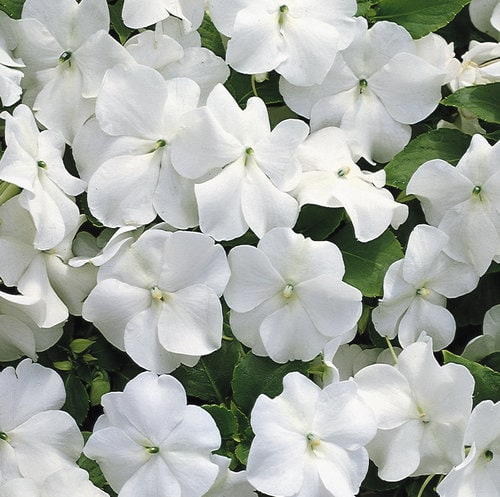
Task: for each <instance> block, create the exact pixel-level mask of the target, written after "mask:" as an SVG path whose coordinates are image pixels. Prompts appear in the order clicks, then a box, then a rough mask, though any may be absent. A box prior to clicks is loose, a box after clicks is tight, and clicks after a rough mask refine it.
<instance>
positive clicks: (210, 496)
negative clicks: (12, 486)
mask: <svg viewBox="0 0 500 497" xmlns="http://www.w3.org/2000/svg"><path fill="white" fill-rule="evenodd" d="M212 461H213V462H214V463H215V464H217V466H218V467H219V474H218V475H217V478H216V480H215V482H214V483H213V485H212V486H211V487H210V490H209V491H208V492H207V493H206V494H203V497H228V496H238V497H257V494H256V493H255V492H254V490H255V489H254V488H253V487H252V485H250V483H248V480H247V473H246V471H238V472H235V471H231V470H230V469H229V463H230V462H231V459H229V458H228V457H224V456H219V455H218V454H212ZM0 497H1V496H0Z"/></svg>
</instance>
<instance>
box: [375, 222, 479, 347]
mask: <svg viewBox="0 0 500 497" xmlns="http://www.w3.org/2000/svg"><path fill="white" fill-rule="evenodd" d="M447 243H448V236H447V235H446V234H445V233H443V232H441V231H440V230H439V229H437V228H434V227H432V226H428V225H426V224H420V225H418V226H416V227H415V228H414V229H413V231H412V233H411V234H410V238H409V240H408V246H407V249H406V255H405V257H404V259H400V260H399V261H396V262H394V263H393V264H391V266H390V267H389V269H388V270H387V273H386V274H385V277H384V298H383V299H382V300H380V301H379V306H378V307H376V308H375V309H374V310H373V313H372V319H373V323H374V324H375V328H376V329H377V331H378V333H379V334H380V335H382V336H387V337H389V338H391V339H392V338H394V337H395V336H396V334H397V335H398V338H399V342H400V343H401V345H402V346H403V347H406V346H407V345H409V344H411V343H413V342H416V341H417V340H418V339H419V336H420V335H421V333H422V332H425V333H426V334H427V335H428V336H431V337H432V338H433V344H434V347H435V349H436V350H441V349H442V348H444V347H446V346H447V345H448V344H450V343H451V342H452V340H453V338H454V336H455V320H454V318H453V315H452V314H451V313H450V312H449V311H448V310H447V309H446V308H445V305H446V297H448V298H454V297H458V296H460V295H464V294H466V293H469V292H471V291H472V290H473V289H474V288H476V286H477V283H478V281H479V278H478V276H477V273H476V272H475V271H474V269H473V268H472V267H471V266H469V265H468V264H464V263H463V262H458V261H456V260H453V259H451V258H450V257H449V256H447V255H446V254H445V252H443V249H444V248H445V246H446V245H447Z"/></svg>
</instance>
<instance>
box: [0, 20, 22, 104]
mask: <svg viewBox="0 0 500 497" xmlns="http://www.w3.org/2000/svg"><path fill="white" fill-rule="evenodd" d="M12 23H13V21H12V20H11V19H10V18H9V17H8V16H7V14H5V13H4V12H1V11H0V99H1V101H2V105H3V106H4V107H8V106H9V105H12V104H15V103H16V102H17V101H18V100H19V98H20V97H21V93H22V89H21V79H22V77H23V73H22V71H20V70H19V68H21V67H24V64H23V62H22V60H20V59H14V58H13V57H12V49H13V48H14V46H15V41H14V40H13V37H12V35H11V29H12Z"/></svg>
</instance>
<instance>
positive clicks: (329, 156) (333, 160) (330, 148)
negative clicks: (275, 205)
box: [292, 127, 408, 242]
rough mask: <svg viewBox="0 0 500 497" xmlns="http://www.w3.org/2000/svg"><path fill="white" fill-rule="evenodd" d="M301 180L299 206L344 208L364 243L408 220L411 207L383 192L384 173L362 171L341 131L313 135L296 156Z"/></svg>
mask: <svg viewBox="0 0 500 497" xmlns="http://www.w3.org/2000/svg"><path fill="white" fill-rule="evenodd" d="M295 156H296V158H297V160H298V161H299V162H300V164H301V165H302V171H303V174H302V177H301V180H300V183H299V184H298V186H297V187H296V188H295V190H293V192H292V195H294V196H295V197H296V198H297V199H298V200H299V203H300V205H304V204H316V205H323V206H325V207H344V208H345V210H346V211H347V214H348V215H349V218H350V219H351V221H352V224H353V225H354V233H355V235H356V238H357V239H358V240H360V241H362V242H367V241H369V240H373V239H374V238H377V237H378V236H380V235H381V234H382V233H383V232H384V231H385V230H386V229H387V227H388V226H389V224H391V225H392V227H393V228H395V229H397V228H398V227H399V225H400V224H402V223H403V222H404V221H406V218H407V217H408V207H407V206H406V205H403V204H398V203H396V202H394V199H393V197H392V195H391V193H390V192H389V191H388V190H386V189H384V188H383V186H384V185H385V172H384V171H383V170H380V171H378V172H376V173H371V172H367V171H362V170H361V169H360V168H359V167H358V166H357V165H356V164H355V163H354V160H353V158H352V155H351V152H350V150H349V147H348V146H347V143H346V141H345V135H344V133H343V131H342V130H341V129H339V128H332V127H328V128H323V129H320V130H318V131H316V132H314V133H312V134H311V135H310V136H309V137H308V138H307V139H306V140H305V141H304V142H303V143H301V144H300V145H299V147H298V148H297V152H296V154H295Z"/></svg>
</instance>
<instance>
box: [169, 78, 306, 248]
mask: <svg viewBox="0 0 500 497" xmlns="http://www.w3.org/2000/svg"><path fill="white" fill-rule="evenodd" d="M308 131H309V128H308V126H307V125H306V124H305V123H304V122H302V121H299V120H298V119H286V120H284V121H281V122H280V123H279V124H278V125H277V126H276V127H275V128H274V129H273V130H272V131H271V128H270V124H269V117H268V113H267V108H266V105H265V104H264V101H263V100H261V99H260V98H257V97H251V98H250V99H249V100H248V102H247V106H246V108H245V109H244V110H242V109H241V108H240V107H239V106H238V104H237V102H236V101H235V100H234V98H233V97H232V96H231V94H230V93H229V92H228V90H226V88H224V87H223V86H222V85H217V86H216V87H215V88H214V90H213V91H212V92H211V93H210V95H209V97H208V99H207V105H206V106H205V107H200V108H199V109H196V110H194V111H193V112H191V113H190V115H189V116H187V117H186V122H185V125H184V126H183V128H182V129H181V130H180V131H179V132H178V134H177V137H176V140H175V141H174V143H173V144H172V164H173V166H174V168H175V169H176V170H177V171H178V172H179V174H181V175H182V176H184V177H186V178H191V179H193V180H196V181H197V184H196V185H195V187H194V191H195V195H196V200H197V203H198V211H199V217H200V228H201V230H202V231H203V232H204V233H208V234H209V235H211V236H213V237H214V238H215V239H216V240H231V239H233V238H236V237H238V236H240V235H243V234H244V233H245V232H246V231H247V230H248V228H250V229H251V230H252V231H253V232H254V233H255V234H256V235H257V236H258V237H262V236H263V235H264V233H266V232H267V231H269V230H270V229H272V228H275V227H281V226H286V227H292V226H293V225H294V224H295V222H296V220H297V217H298V213H299V205H298V202H297V201H296V200H295V199H294V198H293V197H292V196H291V195H290V194H289V193H287V192H290V191H291V190H292V189H293V188H295V187H296V186H297V184H298V182H299V179H300V174H301V171H300V165H299V163H298V162H297V160H296V159H295V158H294V153H295V151H296V149H297V146H298V145H299V143H301V142H302V141H303V140H304V139H305V137H306V136H307V134H308ZM207 175H208V179H207Z"/></svg>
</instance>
